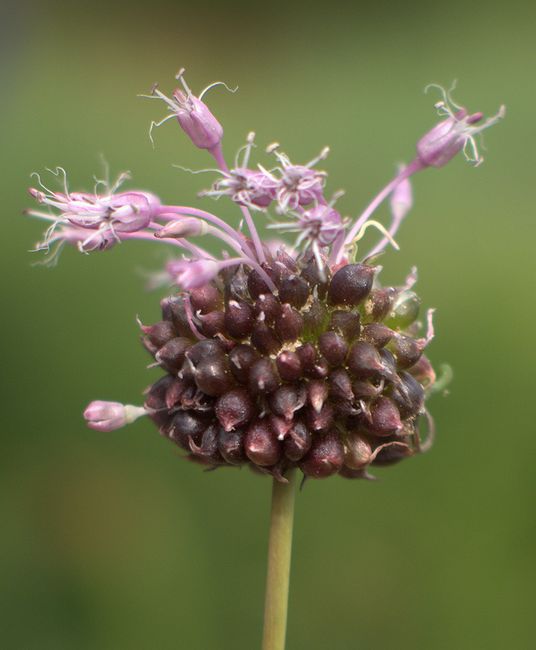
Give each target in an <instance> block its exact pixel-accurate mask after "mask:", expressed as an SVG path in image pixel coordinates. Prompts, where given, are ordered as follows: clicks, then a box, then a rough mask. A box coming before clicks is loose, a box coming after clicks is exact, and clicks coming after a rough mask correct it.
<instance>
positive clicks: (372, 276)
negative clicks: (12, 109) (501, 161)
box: [29, 71, 504, 482]
mask: <svg viewBox="0 0 536 650" xmlns="http://www.w3.org/2000/svg"><path fill="white" fill-rule="evenodd" d="M177 79H178V80H179V81H180V84H181V88H178V89H176V90H174V91H173V93H172V95H171V97H168V96H166V95H165V94H163V93H162V92H161V91H160V90H159V89H158V88H157V87H154V88H153V90H152V94H151V95H149V97H150V98H152V99H157V100H161V101H163V102H164V103H165V104H166V106H167V109H168V114H167V115H166V116H165V117H164V118H163V119H162V120H161V121H160V122H153V123H152V125H151V138H152V131H153V128H154V127H156V126H160V125H161V124H163V123H164V122H166V121H168V120H172V119H176V120H177V121H178V123H179V125H180V127H181V128H182V130H183V131H184V132H185V133H186V135H187V136H188V137H189V139H190V140H191V142H192V143H193V144H194V145H195V146H197V147H199V148H201V149H206V151H207V153H208V154H209V155H210V156H211V157H212V159H213V160H214V163H215V165H216V169H214V170H213V171H214V174H215V176H216V178H215V181H214V182H213V184H212V186H211V187H210V189H208V190H206V191H204V192H202V193H201V195H203V196H207V197H212V198H214V199H220V198H225V199H228V200H229V201H232V202H233V203H234V204H236V206H237V208H238V209H239V210H240V211H241V214H242V218H243V221H242V224H243V227H242V225H241V227H240V228H238V229H235V228H233V227H232V226H231V225H229V224H228V223H227V222H226V221H225V220H223V219H222V218H220V217H218V216H217V215H216V214H213V213H211V212H207V211H205V210H202V209H200V208H194V207H189V206H184V205H165V204H163V203H162V202H161V201H160V200H159V199H158V197H156V196H155V195H153V194H151V193H149V192H145V191H139V190H130V191H122V190H121V189H120V188H121V185H122V183H123V182H124V181H125V180H127V178H128V175H127V174H122V175H121V176H120V177H119V179H118V180H117V182H116V183H115V184H113V185H110V184H109V183H108V182H104V181H99V182H97V186H96V187H95V190H94V192H92V193H85V192H72V191H70V189H69V187H68V185H67V178H66V174H65V172H64V170H63V169H61V168H57V169H56V170H55V171H54V172H53V173H54V174H55V175H56V176H57V177H58V178H59V179H60V180H61V181H62V187H61V189H60V190H59V191H55V190H50V189H48V188H47V187H46V186H45V185H44V183H43V182H42V181H41V178H40V177H39V176H37V180H38V183H39V187H38V188H37V189H34V188H32V189H30V193H31V195H32V196H33V197H34V198H35V199H36V201H37V202H38V203H39V204H40V206H41V207H40V209H39V210H32V211H30V212H29V213H30V214H32V215H34V216H37V217H40V218H42V219H44V220H46V221H47V222H48V224H49V227H48V229H47V230H46V232H45V235H44V238H43V240H42V242H41V243H40V244H39V245H38V247H37V248H38V249H39V250H45V251H46V252H47V253H49V254H50V258H51V260H56V259H57V255H58V253H59V251H60V250H61V248H62V247H63V246H64V245H65V244H72V245H75V246H77V247H78V249H79V250H80V251H81V252H83V253H91V252H96V251H104V250H108V249H111V248H113V247H115V246H116V245H118V244H121V243H123V242H126V241H129V240H132V239H143V240H146V241H150V242H153V243H158V242H160V243H161V242H164V243H166V244H168V245H169V244H171V245H173V246H174V247H175V248H176V249H177V250H178V251H179V252H180V256H177V258H176V259H174V260H172V261H170V262H169V263H168V264H167V265H166V268H165V276H166V278H168V279H169V282H170V284H171V283H176V285H178V289H177V290H175V291H174V292H173V295H171V296H170V297H168V298H165V299H164V300H162V302H161V308H162V320H160V321H159V322H157V323H155V324H153V325H143V324H141V323H140V327H141V330H142V343H143V345H144V347H145V348H146V349H147V351H148V352H149V354H150V355H151V356H152V357H153V358H154V363H155V364H156V365H158V366H159V367H161V369H162V371H163V373H164V374H163V375H162V377H161V378H160V379H159V380H158V381H156V383H154V384H153V385H152V386H150V387H149V388H148V389H147V390H146V392H145V403H144V404H143V406H130V405H123V404H121V403H119V402H103V401H94V402H92V403H91V404H90V405H89V406H88V407H87V409H86V411H85V413H84V416H85V418H86V420H87V422H88V425H89V426H90V427H92V428H94V429H97V430H99V431H111V430H113V429H117V428H119V427H122V426H123V425H125V424H127V423H130V422H132V421H134V420H135V419H137V418H138V417H140V416H142V415H147V416H149V417H150V418H151V419H152V420H153V422H154V423H155V424H156V426H157V427H158V429H159V431H160V433H161V434H162V435H163V436H164V437H166V438H167V439H169V440H170V441H171V442H173V443H175V444H176V445H178V446H179V447H180V448H181V449H183V450H184V452H185V454H186V456H187V457H188V458H190V459H192V460H194V461H197V462H199V463H201V464H202V465H204V466H206V467H209V468H213V467H214V468H215V467H221V466H240V465H249V466H250V467H251V468H252V469H254V470H256V471H258V472H261V473H265V474H271V475H273V476H274V477H275V478H276V479H277V480H279V481H283V482H284V481H286V478H285V477H286V475H288V471H289V469H291V468H293V467H299V468H300V470H301V471H302V472H303V474H304V475H305V476H306V477H311V478H325V477H328V476H331V475H334V474H339V475H340V476H343V477H345V478H368V477H370V474H369V472H368V469H369V467H370V466H371V465H387V464H391V463H395V462H397V461H399V460H401V459H403V458H407V457H409V456H412V455H414V454H416V453H419V452H422V451H425V450H426V449H428V448H429V446H430V444H431V440H432V432H433V422H432V419H431V417H430V415H429V413H428V410H427V408H426V400H427V398H428V397H429V396H430V394H431V393H432V392H434V390H436V388H437V386H438V384H439V382H438V381H437V380H436V374H435V372H434V369H433V367H432V365H431V363H430V361H429V359H428V356H427V354H426V352H427V348H428V345H429V344H430V342H431V340H432V338H433V336H434V328H433V323H432V317H433V310H431V309H430V310H428V311H427V312H426V314H425V315H424V318H423V317H422V316H421V315H420V299H419V297H418V295H417V294H416V293H415V292H414V290H413V287H414V284H415V281H416V277H417V276H416V272H415V270H412V272H411V273H410V275H409V276H408V278H407V279H406V280H405V282H403V283H402V284H401V285H400V286H384V285H382V283H381V280H380V271H381V266H380V265H379V263H380V257H381V255H382V254H383V252H384V249H385V248H386V247H387V246H388V245H389V244H391V245H392V246H394V247H396V248H397V245H396V242H395V240H394V237H395V236H396V233H397V231H398V229H399V227H400V224H401V223H402V221H403V219H404V218H405V216H406V215H407V213H408V211H409V209H410V208H411V206H412V196H411V186H410V180H409V179H410V177H412V176H413V175H415V174H416V173H417V172H419V171H421V170H424V169H426V168H428V167H442V166H443V165H445V164H446V163H447V162H448V161H449V160H451V159H452V158H453V157H454V156H455V155H456V154H457V153H458V152H460V151H462V152H463V153H464V155H465V157H466V158H467V159H468V160H469V161H470V162H472V163H473V164H479V163H480V162H481V160H482V159H481V157H480V155H479V152H478V149H477V145H476V141H475V136H476V135H477V134H478V133H479V132H480V131H482V130H483V129H485V128H487V127H489V126H491V125H492V124H494V123H496V122H497V121H498V120H499V119H500V118H502V117H503V115H504V107H501V109H500V110H499V112H498V113H497V115H495V116H494V117H492V118H489V119H487V120H484V119H483V115H482V113H473V114H470V113H469V112H468V111H467V110H466V109H465V108H463V107H461V106H458V105H456V104H455V103H454V102H453V100H452V98H451V97H450V95H449V93H448V92H445V91H443V90H442V89H441V88H439V87H436V88H435V89H436V90H439V91H440V92H441V100H440V101H439V102H438V103H437V104H436V108H437V109H438V112H439V114H440V116H441V118H442V119H441V120H440V121H439V123H438V124H436V125H435V126H434V127H433V128H432V129H431V130H430V131H428V132H427V133H426V134H425V135H424V136H423V137H422V138H421V139H420V140H419V141H418V143H417V153H416V156H415V158H414V159H413V160H412V161H411V162H410V163H409V164H407V165H405V166H402V167H400V169H399V171H398V173H397V174H396V176H395V178H394V179H393V180H392V181H391V182H390V183H389V184H388V185H387V186H386V187H385V188H384V189H383V190H382V191H381V192H380V193H379V194H378V195H377V196H376V197H375V198H374V200H373V201H372V202H371V203H370V204H369V206H368V207H367V208H366V209H365V210H364V212H363V213H362V214H361V215H360V216H359V217H358V218H357V219H355V220H353V221H352V220H350V219H347V218H344V217H343V216H342V215H341V214H340V212H339V211H338V210H337V208H336V207H335V206H336V201H337V199H338V198H339V194H335V195H333V196H326V180H327V174H326V172H325V171H321V170H319V169H318V165H319V164H320V163H321V162H322V161H323V160H324V159H325V158H326V156H327V154H328V149H327V148H326V149H324V150H322V151H321V153H320V154H319V155H318V156H317V157H316V158H315V159H313V160H311V161H310V162H308V163H306V164H294V163H292V162H291V160H290V158H289V157H288V156H287V155H286V154H285V153H283V151H281V149H280V147H279V145H277V144H272V145H270V146H269V147H268V148H267V154H268V158H267V160H268V162H266V161H265V162H264V164H262V165H261V164H257V165H254V164H252V162H251V158H252V155H253V150H254V147H255V144H254V137H255V136H254V134H253V133H250V134H249V135H248V136H247V139H246V143H245V145H244V146H243V147H241V149H239V151H238V154H237V155H236V158H235V160H234V164H233V166H232V167H231V168H230V167H229V166H228V164H227V162H226V159H225V157H224V154H223V150H222V138H223V127H222V126H221V124H220V122H219V121H218V120H217V119H216V118H215V117H214V115H213V114H212V113H211V111H210V110H209V108H208V106H207V105H206V104H205V102H204V96H205V94H206V92H207V90H208V89H206V90H205V91H203V92H202V93H201V94H200V95H199V97H197V96H195V95H194V94H193V93H192V92H191V90H190V89H189V87H188V86H187V84H186V82H185V80H184V74H183V71H181V72H180V73H179V75H178V76H177ZM214 85H217V84H212V85H211V86H209V88H212V87H213V86H214ZM270 157H271V160H272V161H273V162H270ZM387 198H390V207H391V213H392V220H391V223H390V225H389V227H388V228H385V227H384V226H382V225H381V224H380V223H379V222H378V221H375V220H372V219H371V217H372V215H373V213H374V212H375V210H376V209H377V208H378V206H379V205H380V204H381V203H382V202H383V201H384V200H385V199H387ZM46 208H48V209H49V210H48V211H47V210H45V209H46ZM257 225H262V226H263V227H264V226H266V225H267V226H268V228H269V229H271V230H275V231H277V232H278V233H284V232H287V233H291V234H292V238H289V242H288V243H283V241H281V240H274V241H271V240H268V241H263V240H262V239H261V237H260V235H259V233H258V231H257ZM370 228H374V229H376V230H378V231H380V233H381V235H382V239H381V241H380V242H379V243H378V244H377V245H375V246H374V247H373V248H372V249H371V250H369V251H367V252H366V253H365V254H359V255H358V246H357V244H358V242H359V241H360V240H361V239H362V238H363V236H364V235H365V233H366V232H367V231H368V230H369V229H370ZM206 236H211V237H212V238H214V239H215V240H216V241H217V242H218V243H219V244H220V245H222V246H223V247H224V250H223V252H222V254H221V256H220V257H216V256H215V255H214V254H213V253H212V252H209V251H208V250H206V249H205V248H202V247H201V245H200V244H199V243H198V242H199V238H200V237H206ZM421 318H423V320H424V324H423V323H422V322H421V320H420V319H421ZM423 330H424V331H423ZM423 422H424V423H425V426H424V429H425V430H427V431H428V435H427V436H424V435H423V433H422V429H423Z"/></svg>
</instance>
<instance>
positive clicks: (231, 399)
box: [214, 388, 255, 431]
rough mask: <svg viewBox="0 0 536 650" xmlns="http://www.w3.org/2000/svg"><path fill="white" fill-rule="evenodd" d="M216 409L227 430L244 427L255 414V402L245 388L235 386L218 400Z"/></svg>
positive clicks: (219, 419) (217, 415) (221, 422)
mask: <svg viewBox="0 0 536 650" xmlns="http://www.w3.org/2000/svg"><path fill="white" fill-rule="evenodd" d="M214 411H215V414H216V417H217V418H218V421H219V422H220V424H221V426H222V427H223V429H224V430H225V431H233V430H234V429H237V428H239V427H243V426H245V425H246V424H248V422H249V421H250V420H251V419H252V418H253V416H254V415H255V404H254V403H253V400H252V399H251V397H250V395H249V393H248V391H247V390H246V389H245V388H233V389H232V390H230V391H229V392H227V393H225V394H224V395H222V396H221V397H219V398H218V400H217V401H216V405H215V407H214Z"/></svg>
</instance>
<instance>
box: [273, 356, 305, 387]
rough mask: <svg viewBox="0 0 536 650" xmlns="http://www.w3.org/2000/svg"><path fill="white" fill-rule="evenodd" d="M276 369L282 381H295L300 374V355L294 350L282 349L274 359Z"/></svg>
mask: <svg viewBox="0 0 536 650" xmlns="http://www.w3.org/2000/svg"><path fill="white" fill-rule="evenodd" d="M275 363H276V366H277V371H278V372H279V376H280V377H281V379H282V380H283V381H295V380H296V379H299V378H300V377H301V376H302V365H301V361H300V357H299V356H298V354H297V353H296V352H292V351H291V350H283V352H281V353H280V354H279V355H278V356H277V358H276V360H275Z"/></svg>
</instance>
